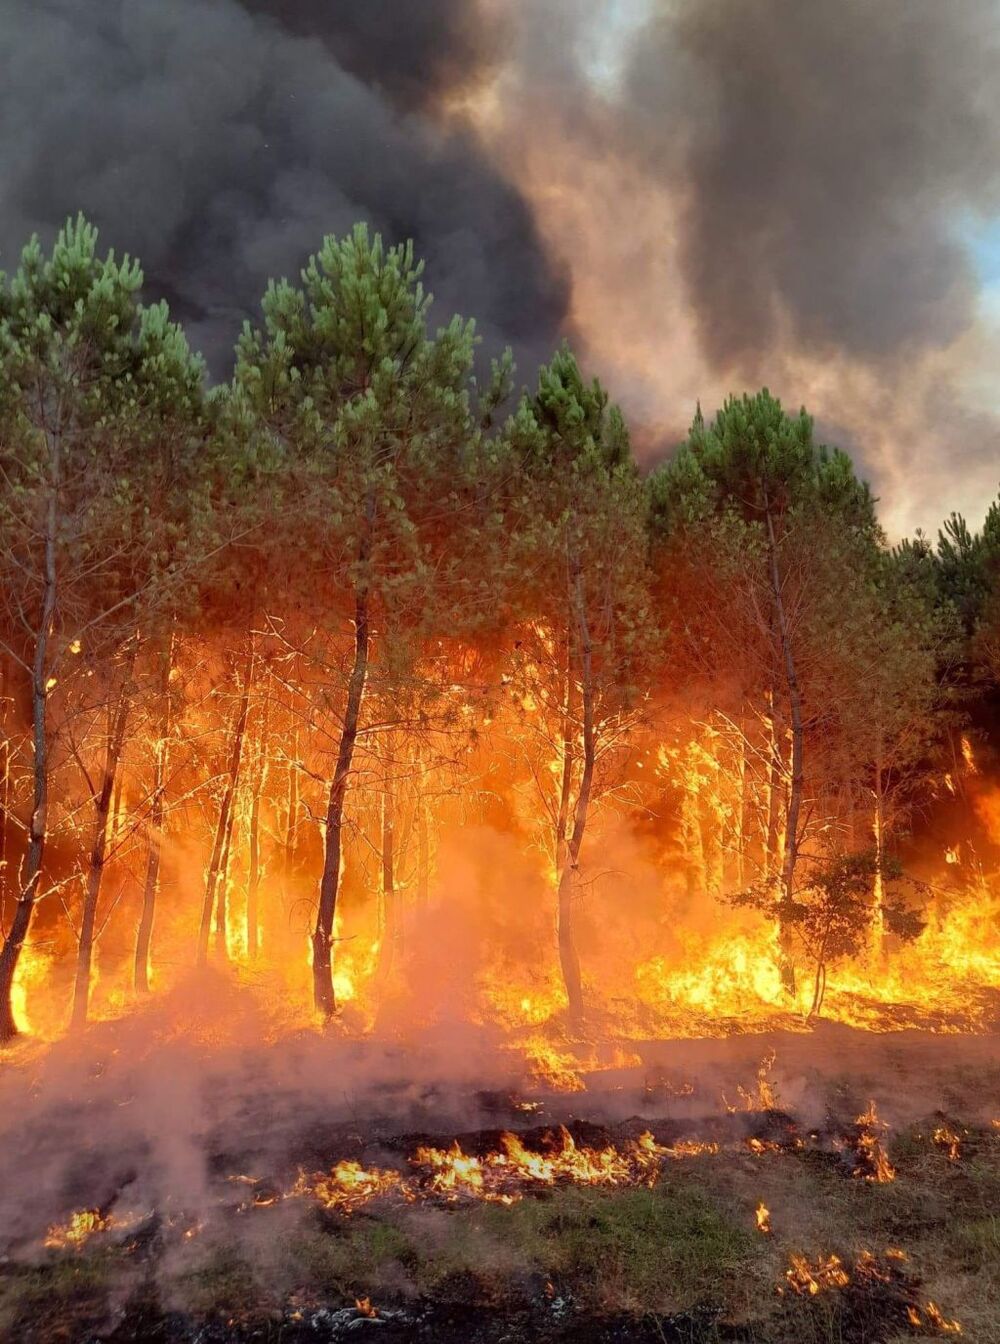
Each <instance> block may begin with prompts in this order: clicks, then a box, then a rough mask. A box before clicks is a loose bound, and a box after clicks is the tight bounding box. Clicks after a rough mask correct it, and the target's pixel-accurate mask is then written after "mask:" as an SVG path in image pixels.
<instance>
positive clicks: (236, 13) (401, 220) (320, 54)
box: [0, 0, 565, 375]
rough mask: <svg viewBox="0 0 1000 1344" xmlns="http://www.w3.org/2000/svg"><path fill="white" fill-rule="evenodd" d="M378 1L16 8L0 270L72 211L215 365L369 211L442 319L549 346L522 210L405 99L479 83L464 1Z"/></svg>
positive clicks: (552, 280) (554, 305)
mask: <svg viewBox="0 0 1000 1344" xmlns="http://www.w3.org/2000/svg"><path fill="white" fill-rule="evenodd" d="M388 10H389V6H388V5H385V4H382V5H347V4H333V5H325V6H321V5H319V4H312V5H310V4H306V3H298V4H295V5H290V6H279V5H277V4H275V3H262V0H255V2H254V3H252V4H251V5H248V6H241V5H240V4H238V3H236V0H179V2H178V3H174V4H170V5H162V4H159V3H157V0H130V2H128V3H126V0H114V2H113V3H109V4H106V5H102V6H100V7H99V9H98V10H97V11H93V10H91V9H89V8H87V7H81V6H80V5H78V4H76V3H74V0H47V2H46V3H38V2H37V0H13V2H12V3H11V4H10V5H8V7H7V9H6V12H5V19H4V24H5V37H6V41H5V43H4V48H3V55H2V56H0V116H2V118H3V123H4V128H5V135H4V143H3V147H2V149H0V173H2V175H3V181H4V191H3V196H2V204H0V257H2V258H3V263H4V264H5V265H6V266H7V267H8V268H9V267H10V266H11V265H12V264H13V262H14V261H15V259H16V253H17V250H18V249H19V248H20V246H21V245H22V243H23V242H24V241H25V240H26V239H27V237H28V236H29V235H30V234H31V233H32V232H33V231H36V230H37V231H38V232H39V233H40V234H41V235H43V236H45V237H50V236H51V235H52V233H53V231H54V229H55V228H56V227H58V225H59V224H60V223H61V221H62V220H63V219H64V218H65V217H66V215H67V214H70V213H72V212H75V211H76V210H77V209H83V210H84V211H85V212H86V213H87V214H88V215H89V216H90V217H91V218H92V219H93V220H94V221H95V222H96V223H97V224H98V225H99V226H100V227H101V229H102V231H103V241H104V242H105V243H106V244H113V245H115V246H117V247H118V248H119V249H128V250H130V251H131V252H133V253H135V254H138V255H139V257H140V258H141V260H142V261H143V263H144V266H145V270H146V277H147V289H148V292H149V293H150V294H152V295H155V296H159V295H160V294H165V295H166V297H167V298H168V299H170V301H171V304H172V306H173V308H174V310H175V313H176V315H178V316H179V317H181V318H182V319H183V320H185V322H186V323H187V324H188V327H189V331H190V334H191V336H192V339H193V342H194V343H195V344H196V345H200V346H201V347H202V348H203V349H204V350H205V352H206V354H207V355H208V356H209V358H210V361H211V363H212V365H213V367H214V368H215V370H216V371H217V372H219V373H221V374H223V375H224V374H225V372H226V368H227V365H228V355H229V351H230V348H231V346H232V344H233V342H234V340H235V337H236V334H237V332H238V330H239V325H240V323H241V320H242V319H243V317H244V316H245V315H247V314H248V313H251V312H252V311H253V309H254V307H255V304H256V301H257V300H258V298H259V296H260V294H261V292H262V290H263V287H264V284H265V282H266V280H267V279H268V277H270V276H279V275H283V274H294V273H295V272H296V271H297V269H298V267H299V266H300V265H301V264H302V262H303V261H304V260H305V258H306V256H307V255H308V253H309V252H310V251H311V250H314V249H315V248H316V247H317V246H318V244H319V242H320V240H321V239H322V238H323V236H324V235H325V234H326V233H330V232H334V233H341V232H344V231H346V230H348V229H349V228H350V227H351V225H352V224H353V223H354V222H355V221H356V220H367V221H368V222H369V223H370V224H371V225H372V226H373V227H375V228H377V229H380V230H382V231H383V233H384V234H385V235H386V236H387V238H389V239H390V240H392V241H399V240H401V239H403V238H405V237H413V239H414V240H415V243H416V245H417V248H418V251H419V253H420V254H421V255H422V256H424V257H425V258H426V261H427V264H428V283H429V286H430V288H431V289H432V290H433V291H434V292H435V294H436V296H437V299H438V308H437V314H438V316H440V317H444V316H446V315H447V314H448V313H450V312H451V311H461V312H464V313H469V314H470V315H475V316H476V317H477V318H479V319H480V321H481V325H482V328H483V333H484V337H485V339H486V341H487V343H488V344H490V345H496V344H498V343H499V342H501V341H510V342H512V343H513V344H514V345H515V346H516V347H519V348H520V349H522V350H523V349H524V348H528V349H529V351H530V352H531V354H532V355H535V353H536V351H541V350H543V349H545V348H547V347H548V345H549V344H550V343H551V341H552V340H553V339H554V337H555V333H556V331H557V330H558V327H559V324H560V321H561V318H562V314H563V310H564V306H565V281H564V277H563V275H562V272H561V269H560V267H559V266H558V265H556V264H554V263H553V262H552V261H551V260H550V259H549V258H548V257H547V256H546V254H545V251H544V249H543V248H542V246H541V244H540V241H539V238H538V235H537V232H536V229H535V226H534V223H533V220H532V215H531V211H530V209H529V207H528V206H527V205H526V204H525V202H524V200H523V199H522V198H521V196H520V194H519V193H518V191H517V190H516V189H515V188H514V187H512V186H511V185H510V184H509V183H508V182H507V181H506V180H505V179H504V177H503V176H502V175H501V174H500V173H499V172H498V171H497V170H496V168H495V167H494V166H492V165H491V164H490V163H489V162H488V161H487V159H486V158H485V156H484V155H483V153H482V152H481V150H480V148H479V147H478V146H477V144H476V142H475V140H474V138H473V137H472V136H471V135H470V134H468V133H467V132H464V131H463V130H461V129H460V128H452V129H448V128H446V127H444V126H443V125H441V124H439V123H437V122H435V121H434V120H433V119H431V118H430V117H429V116H426V115H422V114H421V111H420V109H421V108H423V107H426V106H431V105H433V104H434V103H436V102H437V101H438V100H439V99H440V98H441V97H442V96H443V93H444V91H445V90H447V89H450V88H452V87H453V85H454V81H455V71H456V70H460V71H461V73H462V80H461V86H462V87H465V85H466V84H467V83H468V82H469V81H474V80H475V79H476V78H477V77H478V76H479V75H480V74H481V73H482V71H483V69H484V68H485V67H484V62H485V60H486V56H487V53H486V51H485V50H484V45H486V44H487V39H488V34H489V33H491V32H492V31H493V30H492V29H491V28H490V27H489V25H488V24H485V21H484V22H483V23H480V22H478V21H477V19H476V11H475V7H474V6H468V5H459V4H457V3H438V4H433V5H431V4H427V5H420V6H404V7H402V8H400V7H398V6H393V7H392V10H393V12H392V14H391V15H390V14H389V13H388ZM251 11H252V12H251ZM277 13H280V14H281V15H282V23H281V24H279V23H278V22H276V21H275V20H274V19H273V18H272V17H271V15H272V14H277ZM492 41H493V39H492V38H491V39H489V44H492ZM513 277H516V284H515V283H513V280H512V278H513Z"/></svg>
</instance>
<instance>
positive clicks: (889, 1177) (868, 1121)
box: [854, 1101, 896, 1185]
mask: <svg viewBox="0 0 1000 1344" xmlns="http://www.w3.org/2000/svg"><path fill="white" fill-rule="evenodd" d="M856 1123H857V1124H858V1125H859V1126H860V1127H861V1132H860V1134H859V1135H858V1141H857V1143H858V1151H859V1153H860V1154H861V1156H862V1157H863V1159H864V1161H863V1162H862V1163H861V1164H859V1165H858V1166H857V1167H855V1169H854V1174H855V1176H862V1177H863V1178H864V1179H865V1180H866V1181H873V1182H874V1183H875V1184H876V1185H886V1184H888V1182H889V1181H894V1180H895V1179H896V1169H895V1168H894V1167H893V1165H892V1163H891V1162H890V1161H889V1154H888V1153H887V1152H886V1150H885V1146H884V1144H883V1143H882V1134H883V1133H885V1132H886V1131H888V1128H889V1126H888V1125H886V1124H885V1123H884V1122H883V1121H881V1120H880V1119H879V1116H878V1108H877V1107H876V1105H875V1102H874V1101H870V1102H869V1103H868V1109H867V1110H866V1111H863V1112H862V1114H861V1115H859V1116H858V1118H857V1121H856Z"/></svg>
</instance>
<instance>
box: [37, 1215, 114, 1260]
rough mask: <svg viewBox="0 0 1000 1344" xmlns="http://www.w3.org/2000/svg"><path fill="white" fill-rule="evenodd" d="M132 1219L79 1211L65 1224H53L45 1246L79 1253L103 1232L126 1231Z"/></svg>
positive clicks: (46, 1235) (47, 1234)
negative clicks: (92, 1238)
mask: <svg viewBox="0 0 1000 1344" xmlns="http://www.w3.org/2000/svg"><path fill="white" fill-rule="evenodd" d="M131 1224H132V1220H131V1219H123V1218H115V1217H112V1216H111V1215H110V1214H103V1213H101V1212H100V1211H99V1210H98V1209H78V1210H77V1211H76V1213H74V1214H72V1215H71V1216H70V1218H69V1219H68V1220H67V1221H66V1222H65V1223H57V1224H53V1225H52V1226H51V1227H50V1228H49V1229H48V1231H47V1232H46V1234H45V1240H44V1243H43V1244H44V1245H45V1246H46V1247H47V1248H48V1249H49V1250H54V1251H67V1250H72V1251H78V1250H80V1249H81V1247H83V1246H85V1245H86V1244H87V1242H88V1241H90V1239H91V1237H94V1236H97V1235H98V1234H99V1233H102V1232H112V1231H124V1230H125V1229H127V1228H128V1227H130V1226H131Z"/></svg>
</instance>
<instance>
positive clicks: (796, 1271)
mask: <svg viewBox="0 0 1000 1344" xmlns="http://www.w3.org/2000/svg"><path fill="white" fill-rule="evenodd" d="M785 1279H786V1281H787V1283H788V1286H789V1287H790V1288H791V1290H792V1292H794V1293H798V1294H799V1296H800V1297H815V1296H816V1294H817V1293H821V1292H823V1291H824V1290H826V1289H830V1288H845V1287H846V1286H847V1284H849V1283H850V1281H851V1276H850V1274H848V1272H847V1270H846V1269H845V1268H844V1266H843V1263H842V1262H841V1259H840V1256H839V1255H828V1256H825V1257H821V1258H820V1259H818V1260H816V1262H815V1263H813V1264H810V1262H809V1260H808V1259H807V1258H806V1257H805V1256H804V1255H793V1256H791V1257H790V1261H789V1266H788V1268H787V1269H786V1270H785Z"/></svg>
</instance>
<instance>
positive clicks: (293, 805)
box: [281, 728, 299, 902]
mask: <svg viewBox="0 0 1000 1344" xmlns="http://www.w3.org/2000/svg"><path fill="white" fill-rule="evenodd" d="M298 760H299V730H298V728H296V729H295V732H294V734H293V736H292V759H291V761H290V762H289V765H288V798H287V803H286V807H287V814H288V815H287V818H286V822H285V845H284V854H283V856H282V865H281V868H282V882H283V884H284V888H285V900H286V902H288V901H289V900H290V899H291V890H292V878H293V876H294V873H295V842H296V836H297V834H298V824H299V768H298Z"/></svg>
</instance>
